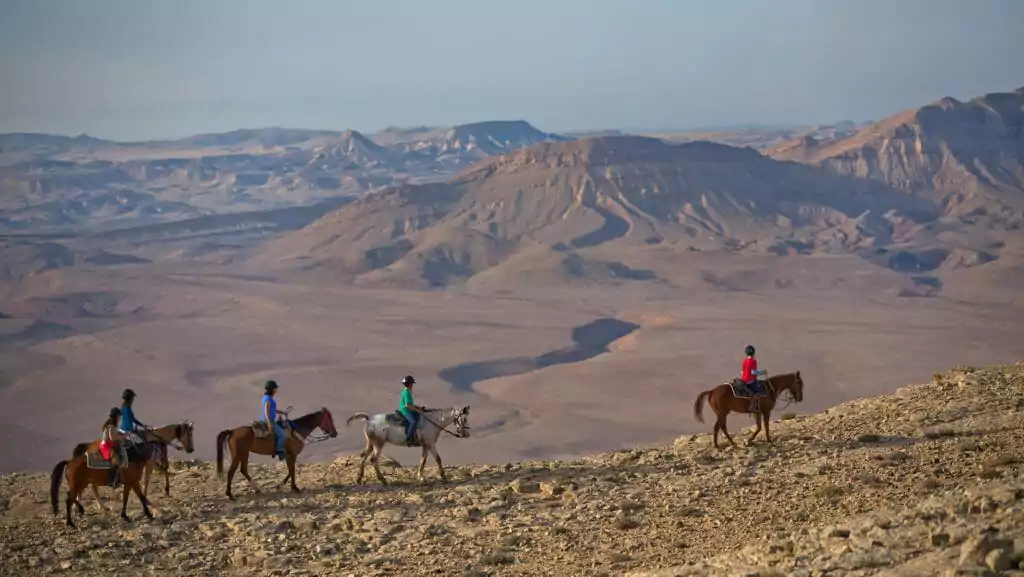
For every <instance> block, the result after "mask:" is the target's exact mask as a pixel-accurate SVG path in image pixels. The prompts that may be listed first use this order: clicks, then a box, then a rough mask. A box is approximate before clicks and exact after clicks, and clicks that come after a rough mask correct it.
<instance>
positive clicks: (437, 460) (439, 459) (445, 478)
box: [430, 445, 448, 483]
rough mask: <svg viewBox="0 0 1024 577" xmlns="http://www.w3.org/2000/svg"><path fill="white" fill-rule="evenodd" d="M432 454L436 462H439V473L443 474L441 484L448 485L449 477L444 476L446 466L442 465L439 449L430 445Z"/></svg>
mask: <svg viewBox="0 0 1024 577" xmlns="http://www.w3.org/2000/svg"><path fill="white" fill-rule="evenodd" d="M430 452H431V453H433V454H434V461H436V462H437V472H438V473H440V474H441V482H442V483H447V482H448V477H447V476H445V474H444V466H443V465H441V455H438V454H437V447H435V446H434V445H430Z"/></svg>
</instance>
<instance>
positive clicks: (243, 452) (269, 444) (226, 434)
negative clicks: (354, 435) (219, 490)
mask: <svg viewBox="0 0 1024 577" xmlns="http://www.w3.org/2000/svg"><path fill="white" fill-rule="evenodd" d="M290 410H291V407H288V408H287V409H286V410H284V411H281V413H282V414H283V415H285V417H287V415H288V412H289V411H290ZM255 423H261V421H254V424H255ZM289 425H290V428H291V430H290V431H289ZM257 426H258V425H257ZM317 428H319V429H320V430H322V431H323V432H324V433H326V434H327V436H328V437H329V438H332V439H333V438H334V437H337V436H338V431H337V429H335V428H334V418H333V417H332V416H331V412H330V411H328V410H327V408H326V407H320V410H318V411H315V412H312V413H309V414H308V415H303V416H301V417H299V418H297V419H295V420H294V421H292V420H289V421H287V423H286V424H285V431H286V433H287V435H288V438H287V439H286V440H285V459H286V461H287V463H288V475H287V476H285V478H284V480H283V481H281V484H282V485H283V484H285V483H286V482H288V481H289V480H291V489H292V491H294V492H296V493H301V492H302V490H301V489H299V487H298V486H297V485H296V484H295V460H296V459H297V458H298V456H299V453H301V452H302V449H303V447H305V445H306V438H307V437H309V434H310V433H312V432H313V431H314V430H316V429H317ZM270 432H271V433H273V429H270ZM225 446H227V447H228V449H229V450H230V451H231V468H230V469H228V483H227V491H226V492H225V495H227V497H228V499H229V500H232V501H233V500H234V499H235V498H234V497H233V496H232V495H231V480H232V479H233V478H234V476H235V471H237V470H238V466H239V464H241V466H242V476H243V477H245V480H246V481H249V486H250V487H251V488H252V490H253V491H254V492H256V493H259V492H260V489H259V487H257V486H256V484H255V483H253V481H252V477H250V476H249V453H256V454H257V455H268V456H274V455H276V454H277V451H276V447H275V446H274V437H273V434H266V435H261V436H257V434H256V431H255V429H253V424H249V425H242V426H240V427H235V428H234V429H226V430H224V431H221V432H220V433H218V434H217V478H218V479H223V478H224V447H225Z"/></svg>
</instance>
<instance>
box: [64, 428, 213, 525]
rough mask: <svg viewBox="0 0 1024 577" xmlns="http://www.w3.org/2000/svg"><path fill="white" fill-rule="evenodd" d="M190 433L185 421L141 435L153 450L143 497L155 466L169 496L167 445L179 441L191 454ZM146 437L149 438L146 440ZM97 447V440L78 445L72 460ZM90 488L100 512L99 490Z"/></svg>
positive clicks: (148, 461)
mask: <svg viewBox="0 0 1024 577" xmlns="http://www.w3.org/2000/svg"><path fill="white" fill-rule="evenodd" d="M192 432H193V426H192V422H191V421H185V422H183V423H177V424H171V425H164V426H163V427H157V428H155V429H146V430H144V431H143V432H142V433H141V436H142V437H143V441H144V442H145V443H147V444H150V443H151V444H152V445H153V448H154V449H155V450H154V451H151V452H150V453H151V455H150V458H149V459H148V460H146V469H145V480H144V481H143V490H142V493H143V494H144V495H147V496H148V495H149V479H150V476H151V475H152V474H153V467H154V466H156V467H158V468H159V469H160V471H162V472H163V474H164V494H165V495H167V496H168V497H170V496H171V471H170V467H169V463H168V462H167V445H172V446H173V443H174V441H181V443H182V445H184V449H185V452H186V453H192V452H193V451H195V448H194V447H193V444H192ZM147 437H149V438H148V439H147ZM152 439H155V440H152ZM99 445H100V440H99V439H96V440H94V441H91V442H89V443H79V444H78V445H76V446H75V448H74V450H73V451H72V458H74V457H79V456H81V455H83V454H85V452H86V451H90V450H92V451H96V450H98V449H99ZM175 448H179V447H175ZM90 486H91V487H92V494H93V495H94V496H95V497H96V505H97V506H99V508H100V510H101V511H102V510H104V508H103V502H102V501H100V493H99V489H98V488H97V486H96V485H95V484H90Z"/></svg>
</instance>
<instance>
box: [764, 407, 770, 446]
mask: <svg viewBox="0 0 1024 577" xmlns="http://www.w3.org/2000/svg"><path fill="white" fill-rule="evenodd" d="M770 417H771V411H765V412H764V439H765V441H767V442H769V443H771V442H772V435H771V433H770V432H769V431H768V421H770V420H771V418H770Z"/></svg>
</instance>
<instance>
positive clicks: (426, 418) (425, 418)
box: [420, 412, 462, 439]
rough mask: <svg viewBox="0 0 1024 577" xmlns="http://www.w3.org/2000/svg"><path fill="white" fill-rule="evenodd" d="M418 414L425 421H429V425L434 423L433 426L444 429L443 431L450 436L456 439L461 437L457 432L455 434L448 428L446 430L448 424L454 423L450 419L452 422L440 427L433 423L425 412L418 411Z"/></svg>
mask: <svg viewBox="0 0 1024 577" xmlns="http://www.w3.org/2000/svg"><path fill="white" fill-rule="evenodd" d="M420 416H421V417H423V420H425V421H426V422H428V423H430V424H431V425H434V426H435V427H437V428H438V429H441V430H442V431H444V432H445V433H448V434H449V435H451V436H453V437H455V438H456V439H461V438H462V437H461V436H460V435H458V434H456V433H453V432H451V431H449V430H448V427H450V426H452V425H454V424H455V421H452V422H450V423H448V424H447V425H445V426H443V427H442V426H441V425H438V424H437V423H435V422H434V421H431V420H430V417H428V416H427V415H426V412H424V413H420Z"/></svg>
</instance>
